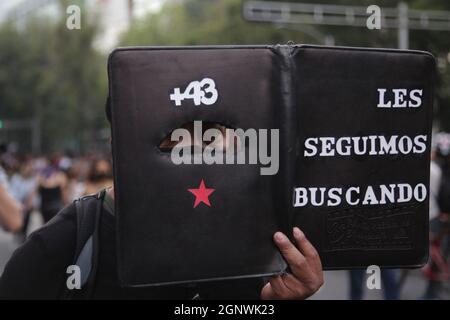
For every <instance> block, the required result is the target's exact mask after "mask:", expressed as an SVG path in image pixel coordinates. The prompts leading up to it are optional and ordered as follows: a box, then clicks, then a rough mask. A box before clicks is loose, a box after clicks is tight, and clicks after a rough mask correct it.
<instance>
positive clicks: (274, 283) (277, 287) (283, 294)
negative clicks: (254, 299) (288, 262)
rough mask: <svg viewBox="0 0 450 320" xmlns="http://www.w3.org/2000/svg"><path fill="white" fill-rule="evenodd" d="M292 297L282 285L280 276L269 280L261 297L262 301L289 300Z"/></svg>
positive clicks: (291, 293)
mask: <svg viewBox="0 0 450 320" xmlns="http://www.w3.org/2000/svg"><path fill="white" fill-rule="evenodd" d="M292 296H293V292H291V291H290V290H289V288H288V287H287V286H286V285H285V284H284V282H283V279H282V278H281V276H275V277H272V278H270V280H269V282H268V283H267V284H266V285H265V286H264V288H263V290H262V292H261V297H262V298H263V299H271V300H274V299H289V298H290V297H292Z"/></svg>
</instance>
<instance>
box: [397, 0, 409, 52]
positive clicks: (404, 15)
mask: <svg viewBox="0 0 450 320" xmlns="http://www.w3.org/2000/svg"><path fill="white" fill-rule="evenodd" d="M398 48H399V49H408V48H409V26H408V5H407V4H406V3H404V2H400V3H399V4H398Z"/></svg>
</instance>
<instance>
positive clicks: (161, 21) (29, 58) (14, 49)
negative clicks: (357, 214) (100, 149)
mask: <svg viewBox="0 0 450 320" xmlns="http://www.w3.org/2000/svg"><path fill="white" fill-rule="evenodd" d="M69 2H70V3H72V2H73V1H68V0H64V1H63V2H61V3H62V5H61V10H63V8H64V5H67V4H68V3H69ZM242 2H243V1H242V0H166V2H165V3H164V5H163V7H162V9H161V10H160V11H159V12H157V13H152V14H149V15H148V16H146V17H144V18H142V19H136V20H135V21H134V22H133V24H132V26H131V28H130V30H129V31H128V32H126V33H125V34H124V35H123V37H122V40H121V45H139V46H145V45H200V44H276V43H286V42H287V41H289V40H292V41H294V42H296V43H316V44H322V43H323V41H324V37H325V36H332V37H333V38H334V40H335V44H336V45H349V46H368V47H392V48H395V47H396V46H397V33H396V30H368V29H365V28H356V27H336V26H328V27H326V26H308V25H296V26H292V25H291V26H280V25H278V26H276V25H272V24H268V23H254V22H247V21H245V20H244V19H243V18H242ZM302 2H314V3H333V4H348V5H359V6H360V5H371V4H377V5H379V6H381V7H382V8H383V7H396V6H397V3H398V1H396V0H382V1H373V0H363V1H359V0H358V1H357V0H310V1H302ZM406 2H407V3H408V4H409V6H410V7H411V8H417V9H442V10H450V1H448V0H410V1H406ZM77 3H79V4H82V3H83V1H81V0H79V1H77ZM63 4H64V5H63ZM82 16H83V17H84V16H85V14H84V13H83V15H82ZM65 18H66V14H65V12H64V10H63V11H62V14H61V20H59V21H48V19H47V20H45V19H42V18H41V19H38V18H34V19H29V20H28V21H27V23H26V24H25V25H21V26H17V25H14V24H12V23H4V24H3V25H1V26H0V65H1V68H0V119H3V120H4V119H40V120H41V124H42V141H43V145H42V146H43V151H52V150H57V149H60V150H61V149H68V148H69V149H72V150H75V151H86V150H87V149H89V146H88V145H87V143H88V142H90V141H93V140H95V139H96V138H97V137H96V135H97V134H98V132H99V130H100V129H102V128H105V127H107V124H106V122H105V120H104V111H103V106H104V99H105V96H106V87H107V77H106V57H105V56H104V55H102V54H100V53H98V52H96V51H95V50H94V49H93V47H92V43H93V41H94V39H95V37H96V36H97V34H98V28H97V26H96V25H95V24H92V23H89V21H84V20H82V29H81V30H68V29H67V28H66V27H65ZM91 20H95V19H91ZM410 47H411V49H419V50H427V51H430V52H432V53H433V54H434V55H435V56H436V57H437V58H438V60H439V61H440V63H439V65H440V68H439V73H438V86H437V89H436V91H437V95H436V99H435V101H436V103H435V105H436V109H435V118H436V120H437V121H436V123H437V124H438V125H439V126H440V127H441V129H445V130H450V61H449V58H450V57H448V55H449V52H450V32H433V31H430V32H427V31H410ZM3 132H4V130H3ZM0 133H1V132H0Z"/></svg>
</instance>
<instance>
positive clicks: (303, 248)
mask: <svg viewBox="0 0 450 320" xmlns="http://www.w3.org/2000/svg"><path fill="white" fill-rule="evenodd" d="M293 234H294V239H295V243H296V244H297V247H298V249H299V250H300V252H301V253H302V254H303V255H304V256H305V257H306V258H309V259H311V260H313V261H314V263H320V257H319V254H318V253H317V250H316V248H314V246H313V245H312V244H311V242H309V240H308V239H307V238H306V236H305V234H304V233H303V231H301V230H300V229H299V228H297V227H295V228H294V230H293Z"/></svg>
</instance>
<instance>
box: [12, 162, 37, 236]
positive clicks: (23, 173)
mask: <svg viewBox="0 0 450 320" xmlns="http://www.w3.org/2000/svg"><path fill="white" fill-rule="evenodd" d="M36 183H37V178H36V176H35V175H34V168H33V164H32V162H31V160H29V159H24V160H23V161H22V162H19V168H18V170H17V172H16V173H14V174H13V176H12V177H11V181H10V187H11V194H12V195H13V197H14V198H15V199H16V201H18V202H19V203H21V204H22V208H23V215H24V217H23V226H22V230H21V231H22V232H21V233H22V234H21V235H22V238H23V239H25V237H26V232H27V228H28V222H29V220H30V216H31V212H32V211H33V209H34V208H35V204H36Z"/></svg>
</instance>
